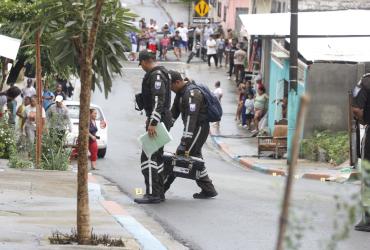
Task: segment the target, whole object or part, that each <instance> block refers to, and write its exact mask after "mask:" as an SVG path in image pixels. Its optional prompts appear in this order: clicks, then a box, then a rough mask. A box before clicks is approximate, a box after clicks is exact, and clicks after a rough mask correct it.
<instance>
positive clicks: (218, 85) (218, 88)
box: [213, 81, 223, 102]
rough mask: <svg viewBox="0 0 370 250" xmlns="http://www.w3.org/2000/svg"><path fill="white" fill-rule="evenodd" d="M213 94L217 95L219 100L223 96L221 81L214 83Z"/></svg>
mask: <svg viewBox="0 0 370 250" xmlns="http://www.w3.org/2000/svg"><path fill="white" fill-rule="evenodd" d="M213 94H215V96H216V97H217V99H218V100H219V101H220V102H221V98H222V96H223V91H222V89H221V82H220V81H217V82H216V83H215V90H214V91H213Z"/></svg>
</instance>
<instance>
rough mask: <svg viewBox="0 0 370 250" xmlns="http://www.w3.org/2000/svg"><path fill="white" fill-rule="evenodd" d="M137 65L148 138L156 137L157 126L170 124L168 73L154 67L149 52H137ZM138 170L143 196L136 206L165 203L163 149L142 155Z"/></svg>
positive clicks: (152, 58)
mask: <svg viewBox="0 0 370 250" xmlns="http://www.w3.org/2000/svg"><path fill="white" fill-rule="evenodd" d="M139 62H140V63H139V65H140V66H141V67H142V68H143V70H144V71H145V72H146V74H145V76H144V79H143V82H142V91H141V98H140V99H141V102H142V106H143V108H144V110H145V113H146V116H147V121H146V130H147V131H148V134H149V136H150V137H155V136H156V126H157V124H158V123H160V122H163V123H164V124H165V126H166V127H167V129H169V128H170V126H171V125H172V118H171V117H172V116H171V111H170V106H171V90H170V80H169V79H170V75H169V73H168V71H167V70H166V69H165V68H164V67H162V66H157V65H156V62H155V55H154V54H153V53H151V52H150V51H142V52H140V53H139ZM141 171H142V173H143V175H144V178H145V185H146V194H145V195H144V196H143V197H142V198H139V199H135V202H136V203H140V204H151V203H159V202H161V201H164V190H163V176H162V174H161V173H162V172H163V148H161V149H159V150H158V151H157V152H155V153H154V154H153V155H152V156H151V157H150V159H149V158H148V156H147V155H146V154H145V153H144V152H142V154H141Z"/></svg>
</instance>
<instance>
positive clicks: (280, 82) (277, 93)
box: [268, 59, 289, 134]
mask: <svg viewBox="0 0 370 250" xmlns="http://www.w3.org/2000/svg"><path fill="white" fill-rule="evenodd" d="M284 79H285V80H288V79H289V62H288V60H284V61H283V65H280V63H278V62H277V61H275V60H273V59H271V64H270V88H269V111H268V126H269V130H270V133H271V134H272V133H273V132H274V127H275V121H279V120H281V118H282V107H281V103H279V104H276V100H279V99H283V97H284Z"/></svg>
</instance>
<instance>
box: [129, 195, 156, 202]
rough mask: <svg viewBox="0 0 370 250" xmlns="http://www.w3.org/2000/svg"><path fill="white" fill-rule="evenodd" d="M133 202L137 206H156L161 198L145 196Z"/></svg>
mask: <svg viewBox="0 0 370 250" xmlns="http://www.w3.org/2000/svg"><path fill="white" fill-rule="evenodd" d="M134 201H135V202H136V203H138V204H157V203H160V202H161V197H160V196H155V195H153V194H145V195H144V196H143V197H142V198H136V199H135V200H134Z"/></svg>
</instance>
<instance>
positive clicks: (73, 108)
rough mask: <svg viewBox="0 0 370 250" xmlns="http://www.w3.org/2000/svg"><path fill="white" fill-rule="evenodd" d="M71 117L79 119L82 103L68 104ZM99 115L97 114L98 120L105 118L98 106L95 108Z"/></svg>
mask: <svg viewBox="0 0 370 250" xmlns="http://www.w3.org/2000/svg"><path fill="white" fill-rule="evenodd" d="M67 108H68V112H69V117H70V118H71V119H78V118H79V115H80V105H67ZM95 110H96V111H97V113H98V115H97V116H96V120H98V121H100V120H102V119H103V116H102V114H101V112H100V110H99V109H98V108H95Z"/></svg>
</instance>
